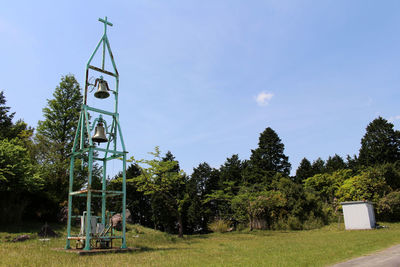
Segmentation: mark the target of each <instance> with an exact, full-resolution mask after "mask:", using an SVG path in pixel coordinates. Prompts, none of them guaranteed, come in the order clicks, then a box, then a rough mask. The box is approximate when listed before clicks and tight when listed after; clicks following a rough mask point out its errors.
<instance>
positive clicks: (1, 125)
mask: <svg viewBox="0 0 400 267" xmlns="http://www.w3.org/2000/svg"><path fill="white" fill-rule="evenodd" d="M6 102H7V101H6V98H5V96H4V92H3V91H1V92H0V139H4V138H8V137H10V133H11V129H12V119H13V117H14V114H15V113H9V112H10V107H7V106H6Z"/></svg>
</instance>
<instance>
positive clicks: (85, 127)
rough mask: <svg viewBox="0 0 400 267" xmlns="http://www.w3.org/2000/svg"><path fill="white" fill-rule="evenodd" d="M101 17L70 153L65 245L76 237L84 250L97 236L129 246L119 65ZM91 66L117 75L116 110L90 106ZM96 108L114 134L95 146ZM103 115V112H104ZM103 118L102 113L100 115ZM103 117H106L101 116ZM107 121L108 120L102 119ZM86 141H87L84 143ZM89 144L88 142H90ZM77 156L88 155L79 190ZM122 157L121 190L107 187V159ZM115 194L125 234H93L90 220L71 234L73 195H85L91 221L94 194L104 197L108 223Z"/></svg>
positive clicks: (99, 239)
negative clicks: (95, 184) (96, 168)
mask: <svg viewBox="0 0 400 267" xmlns="http://www.w3.org/2000/svg"><path fill="white" fill-rule="evenodd" d="M99 21H100V22H102V23H104V34H103V36H102V38H101V39H100V41H99V43H98V44H97V46H96V48H95V50H94V51H93V53H92V55H91V56H90V58H89V60H88V62H87V64H86V80H85V89H84V90H85V91H84V98H83V104H82V107H81V112H80V116H79V122H78V127H77V130H76V133H75V139H74V144H73V147H72V153H71V163H70V170H69V173H70V175H69V193H68V220H67V241H66V246H65V248H66V249H70V248H71V245H70V241H71V240H77V241H80V242H84V244H85V246H84V248H83V249H84V250H91V241H93V240H96V241H100V242H102V241H103V242H109V241H110V240H111V244H112V240H114V239H121V240H122V245H121V248H123V249H124V248H127V246H126V237H125V234H126V215H125V211H126V156H127V154H128V152H127V151H126V148H125V144H124V139H123V136H122V131H121V126H120V123H119V113H118V88H119V74H118V70H117V67H116V65H115V62H114V57H113V54H112V52H111V47H110V43H109V41H108V37H107V26H113V24H112V23H110V22H109V21H107V17H105V19H101V18H99ZM100 45H103V46H102V48H103V51H102V52H103V53H102V65H101V68H99V67H95V66H93V65H91V62H92V60H93V57H94V56H95V54H96V53H97V52H98V50H99V48H100ZM106 50H107V52H108V55H109V58H110V59H111V63H112V66H113V71H107V70H105V68H104V62H105V56H106ZM89 70H92V71H95V72H100V73H102V74H105V75H108V76H111V77H114V78H115V90H110V92H112V93H113V94H114V97H115V98H114V111H113V112H110V111H106V110H102V109H98V108H94V107H90V106H88V105H87V97H88V87H89V85H90V84H89V80H88V77H89ZM89 111H90V112H94V113H99V114H101V115H104V116H109V117H111V118H112V123H111V125H110V131H108V129H107V125H106V127H105V129H106V130H107V132H108V135H109V136H110V137H111V138H108V141H107V142H106V148H101V147H98V146H95V145H94V144H93V141H92V138H91V134H90V133H91V131H92V130H93V127H94V125H95V123H96V120H100V119H95V121H94V123H93V124H92V125H93V126H92V127H91V126H90V121H89V113H88V112H89ZM101 115H100V116H101ZM99 118H101V117H99ZM101 120H103V119H102V118H101ZM103 122H105V121H103ZM117 141H119V144H120V145H121V147H122V151H118V150H117ZM85 144H86V145H85ZM87 144H88V145H87ZM99 152H102V153H103V155H104V156H103V157H95V155H96V154H97V153H99ZM77 158H82V159H83V158H87V159H88V180H87V188H86V189H83V190H80V191H73V184H74V167H75V160H76V159H77ZM121 158H122V191H111V190H107V187H106V184H107V182H106V173H107V172H106V171H107V162H108V161H110V160H118V159H121ZM94 160H96V161H99V162H101V163H102V170H103V174H102V189H101V190H94V189H92V188H91V187H92V175H93V161H94ZM113 196H122V211H121V213H122V235H120V236H115V235H113V233H108V235H106V236H98V235H94V234H93V233H92V232H91V230H92V229H91V225H90V223H86V226H85V227H86V231H85V236H76V235H75V236H74V235H71V219H72V218H76V217H79V216H77V215H72V199H73V197H86V213H85V216H86V218H85V219H86V222H91V217H93V216H92V210H91V208H92V207H91V206H92V198H94V197H99V198H101V223H102V224H103V225H106V223H107V222H106V218H107V217H108V214H109V212H108V211H106V198H107V197H113Z"/></svg>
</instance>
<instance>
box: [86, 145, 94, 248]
mask: <svg viewBox="0 0 400 267" xmlns="http://www.w3.org/2000/svg"><path fill="white" fill-rule="evenodd" d="M92 168H93V147H90V148H89V176H88V186H87V190H88V191H87V198H86V211H87V213H86V240H85V248H84V250H90V240H91V232H92V229H91V228H92V227H91V225H92V223H91V203H92Z"/></svg>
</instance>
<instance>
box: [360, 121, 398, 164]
mask: <svg viewBox="0 0 400 267" xmlns="http://www.w3.org/2000/svg"><path fill="white" fill-rule="evenodd" d="M393 127H394V125H393V124H392V123H390V122H388V121H387V120H385V119H384V118H382V117H378V118H376V119H375V120H373V121H372V122H371V123H370V124H368V126H367V128H366V133H365V135H364V137H363V138H362V139H361V148H360V154H359V157H358V160H359V163H360V164H361V165H364V166H372V165H375V164H382V163H391V162H395V161H397V160H399V159H400V149H399V147H400V132H399V131H396V130H394V129H393Z"/></svg>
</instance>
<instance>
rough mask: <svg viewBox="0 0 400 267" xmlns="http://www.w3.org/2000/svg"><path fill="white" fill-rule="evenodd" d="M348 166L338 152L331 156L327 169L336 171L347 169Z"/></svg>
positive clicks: (327, 162)
mask: <svg viewBox="0 0 400 267" xmlns="http://www.w3.org/2000/svg"><path fill="white" fill-rule="evenodd" d="M346 167H347V166H346V163H345V162H344V160H343V159H342V157H341V156H339V155H338V154H335V155H334V156H333V157H331V156H329V158H328V160H327V161H326V165H325V168H326V171H327V172H331V173H332V172H334V171H338V170H342V169H345V168H346Z"/></svg>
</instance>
